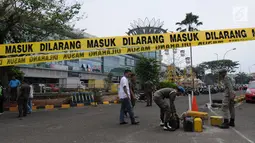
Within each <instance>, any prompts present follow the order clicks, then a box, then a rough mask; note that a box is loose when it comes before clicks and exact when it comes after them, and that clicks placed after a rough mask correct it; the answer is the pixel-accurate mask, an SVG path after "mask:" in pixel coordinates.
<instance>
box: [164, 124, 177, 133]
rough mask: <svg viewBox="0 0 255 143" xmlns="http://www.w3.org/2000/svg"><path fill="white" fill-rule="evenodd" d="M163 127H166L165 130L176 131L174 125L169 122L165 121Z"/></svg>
mask: <svg viewBox="0 0 255 143" xmlns="http://www.w3.org/2000/svg"><path fill="white" fill-rule="evenodd" d="M163 129H164V130H165V131H175V129H174V128H172V127H171V126H170V125H169V123H167V122H165V125H164V127H163Z"/></svg>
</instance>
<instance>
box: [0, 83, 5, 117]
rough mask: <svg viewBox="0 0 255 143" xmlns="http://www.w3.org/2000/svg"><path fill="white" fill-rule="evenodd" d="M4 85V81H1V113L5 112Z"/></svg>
mask: <svg viewBox="0 0 255 143" xmlns="http://www.w3.org/2000/svg"><path fill="white" fill-rule="evenodd" d="M4 99H5V95H4V87H3V85H2V82H1V81H0V115H2V114H3V113H4Z"/></svg>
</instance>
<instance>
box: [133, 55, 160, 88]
mask: <svg viewBox="0 0 255 143" xmlns="http://www.w3.org/2000/svg"><path fill="white" fill-rule="evenodd" d="M135 73H136V74H137V76H138V78H139V81H140V83H141V84H142V85H143V84H144V83H145V82H146V81H148V80H150V81H152V82H153V83H155V84H158V83H159V74H160V65H159V62H158V61H157V60H156V59H152V58H145V57H141V59H140V60H139V62H138V63H137V64H136V66H135Z"/></svg>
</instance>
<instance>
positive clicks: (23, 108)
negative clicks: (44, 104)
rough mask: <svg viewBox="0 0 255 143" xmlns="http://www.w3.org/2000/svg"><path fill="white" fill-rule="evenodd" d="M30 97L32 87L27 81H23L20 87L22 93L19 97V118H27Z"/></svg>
mask: <svg viewBox="0 0 255 143" xmlns="http://www.w3.org/2000/svg"><path fill="white" fill-rule="evenodd" d="M29 95H30V85H29V84H28V83H27V82H26V81H23V83H22V85H21V87H20V93H19V95H18V97H17V102H18V109H19V116H18V117H22V116H24V117H25V116H27V102H28V97H29Z"/></svg>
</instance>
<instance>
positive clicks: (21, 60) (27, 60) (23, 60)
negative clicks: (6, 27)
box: [0, 39, 247, 67]
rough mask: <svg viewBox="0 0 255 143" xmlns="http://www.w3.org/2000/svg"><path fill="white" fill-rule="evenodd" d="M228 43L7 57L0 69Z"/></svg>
mask: <svg viewBox="0 0 255 143" xmlns="http://www.w3.org/2000/svg"><path fill="white" fill-rule="evenodd" d="M240 41H247V39H241V40H235V41H232V42H240ZM228 42H229V41H226V40H218V41H207V42H192V43H185V42H184V43H177V44H161V45H148V46H141V47H132V48H112V49H101V50H94V51H85V52H71V53H60V54H43V55H34V56H23V57H9V58H2V59H0V67H1V66H13V65H24V64H35V63H44V62H53V61H64V60H74V59H86V58H96V57H105V56H116V55H125V54H134V53H143V52H152V51H156V50H167V49H171V48H181V47H189V46H201V45H206V44H223V43H228Z"/></svg>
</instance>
